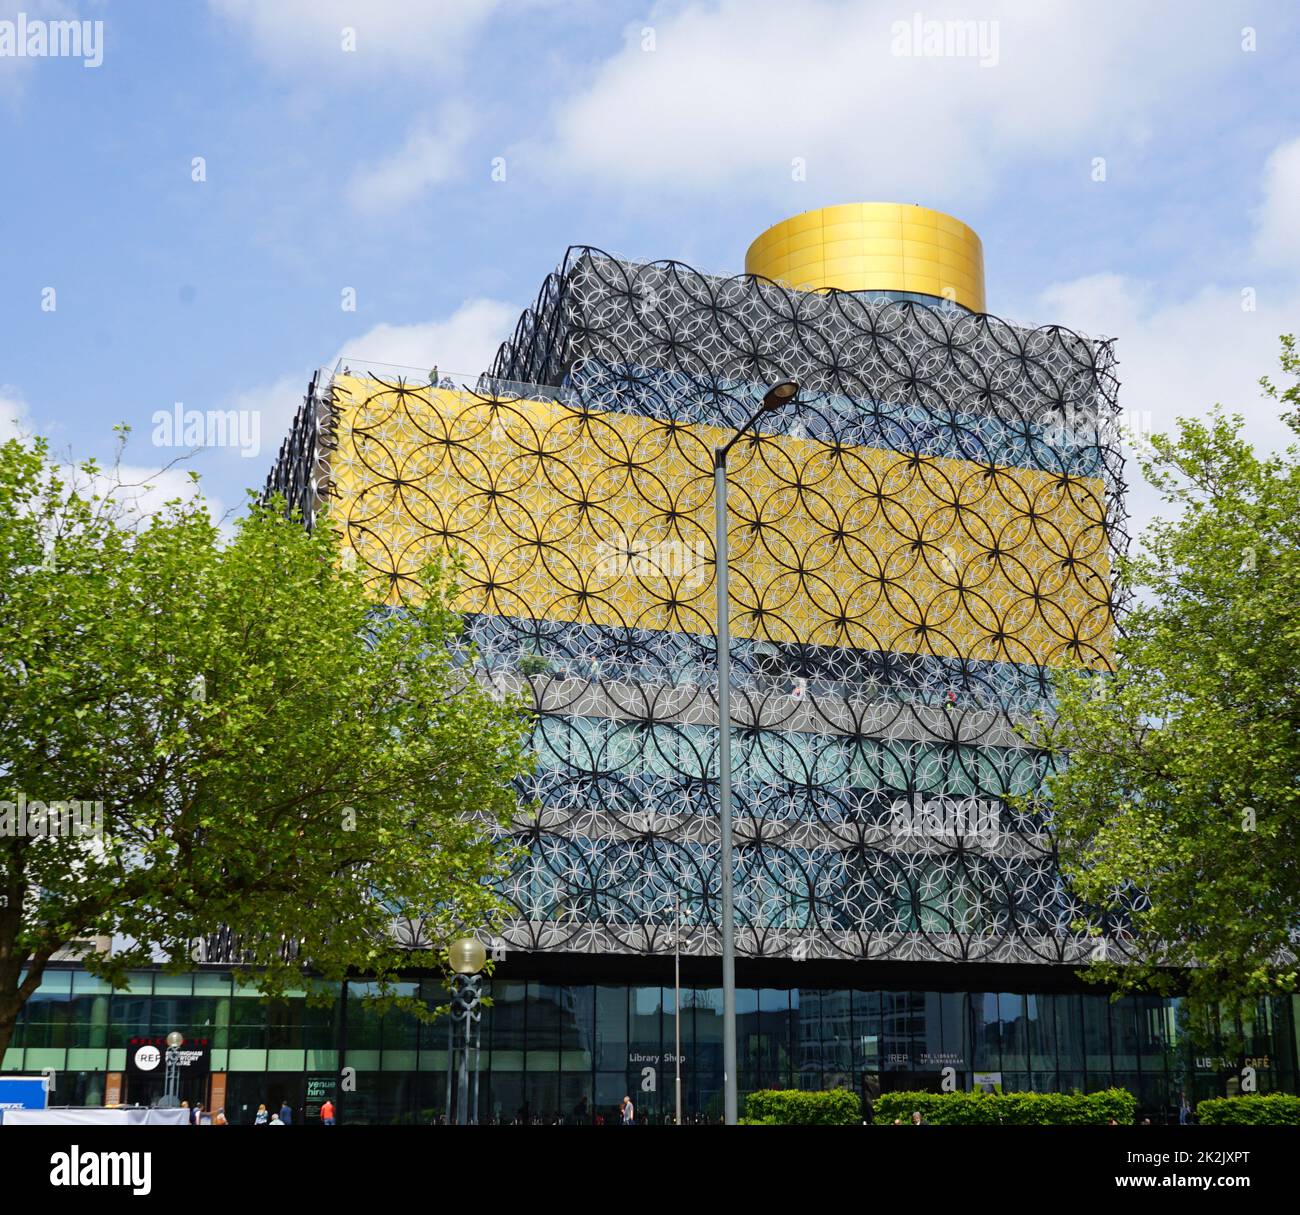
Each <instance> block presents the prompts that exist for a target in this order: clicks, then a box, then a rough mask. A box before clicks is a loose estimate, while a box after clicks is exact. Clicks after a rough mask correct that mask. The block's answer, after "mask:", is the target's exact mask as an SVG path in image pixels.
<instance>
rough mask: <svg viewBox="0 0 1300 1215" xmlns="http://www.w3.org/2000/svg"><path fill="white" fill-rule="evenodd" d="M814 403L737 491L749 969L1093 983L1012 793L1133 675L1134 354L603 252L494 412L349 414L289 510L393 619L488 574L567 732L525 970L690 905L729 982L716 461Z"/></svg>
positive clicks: (320, 413) (370, 400) (494, 620)
mask: <svg viewBox="0 0 1300 1215" xmlns="http://www.w3.org/2000/svg"><path fill="white" fill-rule="evenodd" d="M787 377H788V378H794V379H797V380H798V381H799V382H800V384H801V386H802V391H801V395H800V401H799V404H798V405H797V406H795V407H792V408H790V409H787V410H785V411H783V412H782V413H781V414H780V415H776V416H775V417H774V418H772V419H770V420H769V421H767V422H765V423H764V425H765V426H767V429H764V430H763V431H762V432H761V433H760V434H759V435H758V436H757V438H756V439H755V440H754V441H753V442H745V443H742V444H740V445H738V446H737V448H736V450H735V451H734V453H733V461H734V463H733V466H732V472H731V482H730V484H731V487H732V488H731V497H732V516H731V530H730V542H731V546H732V571H733V572H732V587H733V604H732V613H733V614H732V627H733V632H734V639H733V679H734V681H735V687H734V696H733V700H734V710H733V712H734V722H735V729H736V734H735V741H734V743H733V762H734V764H735V770H734V772H733V784H734V790H735V803H736V839H737V868H736V909H737V919H738V932H739V936H738V949H739V951H740V952H741V953H742V954H748V955H752V956H779V957H793V958H847V959H868V958H892V959H900V960H945V959H946V960H954V961H957V960H985V961H1004V962H1025V961H1044V962H1063V961H1077V960H1079V959H1081V958H1083V957H1084V956H1086V955H1087V954H1088V953H1089V952H1091V951H1092V949H1093V945H1092V943H1091V942H1089V941H1087V940H1086V939H1083V938H1081V937H1079V936H1077V935H1076V934H1075V933H1074V932H1073V931H1072V930H1071V925H1072V922H1073V921H1074V920H1075V918H1076V916H1077V915H1078V914H1079V911H1080V909H1079V908H1078V907H1077V906H1076V905H1075V904H1074V903H1073V901H1072V900H1071V898H1070V897H1069V895H1068V893H1067V892H1066V891H1065V890H1064V889H1063V887H1062V883H1061V881H1060V878H1059V875H1058V873H1057V869H1056V858H1055V851H1054V845H1053V841H1052V838H1051V835H1050V832H1048V831H1046V830H1045V829H1044V825H1043V823H1042V822H1041V821H1039V820H1038V819H1036V818H1035V817H1033V816H1027V815H1024V814H1021V813H1018V812H1016V811H1015V810H1013V809H1012V808H1011V806H1010V805H1009V804H1008V801H1007V799H1008V798H1009V797H1011V796H1013V795H1019V794H1024V793H1028V792H1032V791H1033V790H1035V789H1036V788H1037V787H1038V786H1039V784H1040V782H1041V781H1042V778H1043V776H1044V774H1045V772H1046V771H1047V766H1048V762H1049V761H1048V759H1047V757H1046V756H1044V755H1043V754H1042V753H1041V752H1039V751H1036V750H1034V749H1033V748H1031V747H1028V746H1027V745H1025V743H1024V741H1023V740H1022V738H1021V737H1020V735H1019V734H1018V732H1017V725H1018V724H1019V723H1022V722H1024V721H1025V720H1026V719H1027V718H1028V716H1029V715H1031V714H1032V713H1034V712H1036V711H1038V710H1044V709H1045V710H1047V711H1050V700H1051V692H1050V688H1051V674H1050V673H1051V670H1052V668H1053V667H1057V666H1062V665H1070V666H1079V667H1087V668H1090V669H1094V670H1099V671H1101V670H1105V669H1107V667H1108V663H1109V658H1110V634H1111V629H1112V625H1113V616H1114V612H1115V609H1116V603H1115V597H1114V592H1113V588H1112V578H1111V560H1112V557H1113V554H1114V552H1115V551H1116V550H1117V549H1119V548H1121V547H1122V545H1123V516H1122V488H1123V487H1122V481H1121V476H1120V474H1121V464H1120V453H1119V446H1118V440H1117V436H1116V429H1115V422H1114V418H1115V411H1116V405H1115V388H1116V384H1115V380H1114V375H1113V368H1112V360H1111V352H1110V347H1109V345H1108V344H1106V343H1094V342H1090V341H1088V340H1087V339H1084V338H1081V337H1079V336H1078V335H1076V334H1074V333H1072V332H1070V331H1068V330H1065V329H1060V328H1047V329H1022V328H1017V327H1015V326H1012V325H1009V324H1007V323H1005V322H1003V321H1000V320H998V319H996V318H993V317H987V316H982V315H975V314H971V313H967V312H964V311H962V310H960V309H951V310H949V311H945V310H943V309H936V308H927V307H922V306H917V305H915V304H910V303H890V302H888V301H881V300H871V299H865V298H859V297H857V296H853V295H846V294H841V293H836V292H832V293H829V294H826V295H812V294H801V293H797V292H793V291H790V290H788V289H784V288H781V287H780V286H778V285H777V284H773V283H770V282H768V281H766V280H763V279H761V278H755V277H752V276H742V277H738V278H731V279H726V278H716V277H710V276H706V275H702V274H699V273H698V272H696V271H693V270H691V269H690V268H689V267H685V266H682V265H681V264H680V263H674V262H668V263H655V264H644V265H642V264H634V263H627V262H623V261H620V260H618V259H615V258H611V257H609V256H608V255H606V254H602V253H600V252H599V251H596V250H590V249H578V250H572V251H570V255H569V257H568V258H567V259H566V261H565V263H564V265H563V266H562V267H561V269H560V270H559V271H558V272H557V273H556V274H555V275H552V276H551V277H550V278H549V279H548V281H547V283H546V285H545V286H544V289H543V292H542V294H541V296H540V298H539V301H538V303H537V305H536V306H535V307H534V308H533V309H531V310H530V311H529V312H528V313H527V314H525V316H524V318H523V320H522V321H521V322H520V325H519V328H518V330H517V331H516V334H515V337H514V339H513V340H512V341H511V342H510V343H507V344H506V346H504V347H503V348H502V351H501V354H500V355H499V357H498V360H497V363H496V365H495V366H494V367H493V369H492V374H491V375H489V376H485V377H483V378H482V379H481V380H480V381H479V382H478V383H477V384H475V385H472V386H464V387H462V388H458V389H455V390H449V389H446V388H432V387H430V386H429V385H428V384H427V383H424V384H421V383H417V382H415V381H414V380H412V379H402V378H397V377H384V376H377V377H376V376H370V377H356V376H353V377H345V376H339V375H336V376H334V377H333V380H332V382H330V383H329V384H328V385H327V384H325V383H324V382H323V381H322V382H321V383H319V384H318V385H317V388H316V390H315V391H314V392H313V393H312V394H311V395H310V397H309V401H308V403H307V405H306V406H305V407H304V410H303V412H302V414H300V418H299V423H298V424H297V426H296V428H295V435H298V436H299V437H298V439H296V440H295V439H294V438H293V437H292V436H291V439H290V441H289V442H288V443H287V444H286V449H285V458H283V459H282V462H281V464H280V465H279V466H278V468H277V471H276V473H275V474H274V475H273V477H272V481H271V487H273V488H280V489H282V490H284V491H287V493H288V496H290V497H291V499H292V500H294V501H300V500H302V499H303V497H304V495H306V496H309V497H311V496H314V498H315V499H316V500H317V501H319V502H323V503H326V504H329V506H330V510H331V519H332V521H333V522H334V523H335V524H336V525H337V526H339V527H341V529H342V530H343V533H344V536H345V538H346V542H347V544H348V546H349V547H350V548H351V549H352V551H353V552H355V554H356V555H357V559H358V561H359V562H361V563H362V566H363V568H364V569H365V570H366V571H367V572H368V575H369V577H370V578H371V582H372V585H373V587H374V591H375V595H376V598H377V599H379V600H382V601H384V602H386V603H388V604H390V605H393V606H397V605H400V604H401V603H402V602H403V601H405V599H406V598H407V597H408V596H409V595H411V594H413V593H415V592H416V582H415V578H416V575H417V574H418V571H419V569H420V568H421V567H422V565H423V564H424V562H425V561H426V560H428V559H429V558H430V557H431V556H433V555H434V554H435V553H436V552H438V551H440V550H442V549H444V548H447V547H450V548H454V549H457V550H459V551H460V552H461V553H462V554H464V556H465V559H466V562H467V569H466V574H465V578H464V593H463V598H462V601H461V604H460V606H461V608H462V610H464V611H465V612H466V613H467V615H466V620H467V625H468V632H469V635H470V637H471V638H472V640H473V641H474V642H475V643H476V645H477V647H478V651H479V655H480V658H481V661H482V664H483V669H484V674H485V677H486V678H491V679H492V680H494V681H495V682H496V683H497V684H498V685H499V686H500V687H501V688H502V689H503V690H512V689H525V690H527V692H528V694H529V695H530V696H531V697H532V700H533V703H534V705H535V708H536V710H537V719H536V725H535V729H534V737H533V747H534V750H535V752H536V755H537V760H538V764H537V770H536V772H535V774H534V775H533V776H531V777H530V778H528V780H527V781H526V782H524V785H523V787H522V788H521V793H522V794H523V795H524V799H525V800H528V801H533V800H535V801H536V803H537V804H538V805H539V807H540V809H539V811H538V813H537V814H536V815H535V816H532V815H528V814H521V816H520V819H519V821H518V822H517V823H516V825H515V836H516V839H517V840H519V841H520V842H522V843H524V844H526V846H527V859H526V861H525V862H524V863H523V864H522V865H521V866H520V867H519V868H518V869H517V870H516V872H515V873H514V874H513V875H512V876H511V878H510V880H509V881H508V883H507V885H506V888H505V893H506V894H507V896H508V898H509V899H510V901H511V903H512V904H513V905H514V907H515V908H516V912H517V914H516V915H515V917H514V918H513V919H512V920H511V922H510V923H509V925H508V926H507V928H506V931H505V934H504V935H505V939H506V943H507V944H508V945H509V946H510V947H513V948H526V949H530V950H564V951H576V952H630V953H642V952H657V951H661V950H663V949H665V948H671V945H670V943H669V937H670V936H671V930H672V923H673V917H674V904H675V903H676V902H677V901H680V906H681V916H682V920H683V924H684V929H683V948H684V949H685V950H686V951H687V952H695V953H704V954H713V953H717V952H718V951H719V940H718V935H717V915H718V906H717V891H718V890H719V888H720V883H719V881H718V873H717V864H718V831H717V820H716V805H715V783H714V782H715V780H716V744H717V726H716V723H717V704H716V684H715V674H714V673H715V671H716V666H715V658H716V655H715V653H714V638H713V577H712V562H713V551H712V498H711V489H712V487H711V475H712V467H711V449H712V446H713V444H714V442H715V441H718V440H720V439H722V438H725V437H726V435H727V434H728V433H729V431H730V429H731V428H734V427H735V426H736V425H738V424H739V422H740V421H741V420H742V419H743V418H745V417H747V416H748V415H749V413H751V412H752V411H753V408H754V405H755V404H756V402H757V400H758V399H759V398H760V397H761V395H762V392H763V391H764V390H765V388H766V386H767V385H768V384H769V383H770V382H772V381H774V380H777V379H781V378H787ZM308 433H310V435H311V436H313V442H312V443H307V442H305V440H304V439H303V438H302V436H303V435H306V434H308ZM295 444H296V445H295Z"/></svg>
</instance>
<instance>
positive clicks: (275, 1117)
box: [267, 1114, 297, 1143]
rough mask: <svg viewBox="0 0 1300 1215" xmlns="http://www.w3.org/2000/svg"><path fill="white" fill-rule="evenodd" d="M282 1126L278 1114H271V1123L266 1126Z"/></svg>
mask: <svg viewBox="0 0 1300 1215" xmlns="http://www.w3.org/2000/svg"><path fill="white" fill-rule="evenodd" d="M283 1125H284V1123H283V1122H281V1121H280V1115H279V1114H272V1115H271V1121H270V1122H268V1123H267V1126H283ZM294 1142H295V1143H296V1142H297V1140H294Z"/></svg>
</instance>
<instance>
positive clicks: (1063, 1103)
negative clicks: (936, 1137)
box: [873, 1088, 1137, 1126]
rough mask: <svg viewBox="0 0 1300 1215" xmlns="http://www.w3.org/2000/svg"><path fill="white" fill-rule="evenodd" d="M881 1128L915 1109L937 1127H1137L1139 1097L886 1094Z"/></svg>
mask: <svg viewBox="0 0 1300 1215" xmlns="http://www.w3.org/2000/svg"><path fill="white" fill-rule="evenodd" d="M873 1109H874V1112H875V1122H876V1125H877V1126H880V1125H882V1124H883V1125H886V1126H892V1125H893V1122H894V1119H895V1118H900V1119H902V1121H904V1122H909V1121H910V1120H911V1117H912V1111H913V1110H920V1111H921V1117H922V1118H924V1119H925V1121H926V1122H928V1123H930V1124H932V1125H934V1126H1106V1125H1108V1124H1109V1123H1110V1120H1111V1119H1112V1118H1114V1119H1115V1121H1116V1122H1118V1123H1120V1124H1121V1125H1124V1126H1129V1125H1131V1124H1132V1122H1133V1115H1134V1112H1135V1110H1136V1109H1137V1098H1136V1097H1134V1096H1133V1094H1132V1093H1130V1092H1127V1091H1126V1090H1124V1089H1122V1088H1108V1089H1106V1090H1105V1091H1104V1092H1100V1093H1086V1094H1085V1093H883V1094H881V1096H879V1097H877V1098H876V1100H875V1102H874V1106H873Z"/></svg>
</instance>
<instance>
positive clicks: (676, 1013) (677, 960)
mask: <svg viewBox="0 0 1300 1215" xmlns="http://www.w3.org/2000/svg"><path fill="white" fill-rule="evenodd" d="M673 1033H674V1037H675V1038H676V1042H675V1043H674V1045H673V1052H674V1057H675V1058H676V1061H677V1078H676V1081H675V1084H674V1088H675V1089H676V1093H677V1125H678V1126H681V1124H682V896H681V888H680V885H679V887H678V893H677V895H676V896H674V898H673Z"/></svg>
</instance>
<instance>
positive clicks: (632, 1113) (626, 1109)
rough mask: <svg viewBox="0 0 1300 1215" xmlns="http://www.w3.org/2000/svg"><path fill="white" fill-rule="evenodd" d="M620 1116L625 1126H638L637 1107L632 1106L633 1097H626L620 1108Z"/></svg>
mask: <svg viewBox="0 0 1300 1215" xmlns="http://www.w3.org/2000/svg"><path fill="white" fill-rule="evenodd" d="M620 1114H621V1116H622V1119H623V1125H624V1126H636V1107H635V1106H634V1105H633V1104H632V1098H631V1097H624V1098H623V1104H622V1106H621V1107H620Z"/></svg>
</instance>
